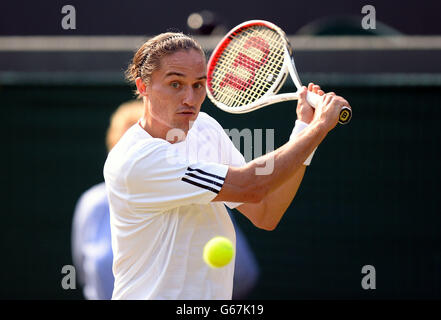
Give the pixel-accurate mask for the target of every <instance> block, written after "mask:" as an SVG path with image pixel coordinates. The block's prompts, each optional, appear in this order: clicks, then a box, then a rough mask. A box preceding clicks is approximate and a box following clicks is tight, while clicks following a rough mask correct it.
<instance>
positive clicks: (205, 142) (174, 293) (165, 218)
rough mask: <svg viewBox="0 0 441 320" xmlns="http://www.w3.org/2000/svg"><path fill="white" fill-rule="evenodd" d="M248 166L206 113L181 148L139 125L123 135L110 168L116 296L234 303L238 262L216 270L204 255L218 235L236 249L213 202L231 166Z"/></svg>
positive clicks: (229, 227) (230, 226)
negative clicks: (205, 246) (231, 301)
mask: <svg viewBox="0 0 441 320" xmlns="http://www.w3.org/2000/svg"><path fill="white" fill-rule="evenodd" d="M244 164H245V159H244V158H243V156H242V154H241V153H240V152H239V151H238V150H237V149H236V148H235V147H234V145H233V143H232V142H231V140H230V139H229V137H228V136H227V134H226V133H225V131H224V130H223V129H222V127H221V126H220V124H219V123H218V122H217V121H216V120H214V119H213V118H212V117H210V116H209V115H207V114H206V113H203V112H200V113H199V115H198V118H197V120H196V121H195V122H194V124H193V126H192V128H191V129H190V130H189V132H188V134H187V138H186V139H185V140H184V141H182V142H179V143H175V144H170V143H169V142H167V141H166V140H163V139H159V138H153V137H152V136H150V135H149V134H148V133H147V132H146V131H145V130H144V129H143V128H142V127H141V126H140V124H139V123H137V124H135V125H134V126H132V127H131V128H130V129H129V130H128V131H127V132H126V133H125V134H124V136H123V137H122V138H121V139H120V141H119V142H118V143H117V144H116V146H115V147H114V148H113V149H112V150H111V152H110V153H109V155H108V158H107V160H106V163H105V165H104V178H105V182H106V188H107V195H108V199H109V204H110V224H111V234H112V249H113V255H114V260H113V273H114V276H115V284H114V291H113V296H112V299H231V296H232V290H233V274H234V260H233V261H231V263H230V264H229V265H227V266H226V267H224V268H219V269H212V268H210V267H208V266H207V265H206V264H205V262H204V261H203V259H202V251H203V247H204V245H205V243H206V242H207V241H208V240H210V239H211V238H212V237H214V236H225V237H227V238H229V239H231V240H232V242H233V244H234V245H235V242H236V236H235V231H234V227H233V224H232V222H231V219H230V217H229V216H228V212H227V211H226V209H225V206H224V203H223V202H211V200H213V199H214V198H215V197H216V195H217V194H218V192H219V191H220V189H221V188H222V185H223V183H224V179H225V176H226V174H227V171H228V166H242V165H244ZM227 205H228V206H229V207H231V208H233V207H235V206H237V205H239V204H235V203H228V204H227Z"/></svg>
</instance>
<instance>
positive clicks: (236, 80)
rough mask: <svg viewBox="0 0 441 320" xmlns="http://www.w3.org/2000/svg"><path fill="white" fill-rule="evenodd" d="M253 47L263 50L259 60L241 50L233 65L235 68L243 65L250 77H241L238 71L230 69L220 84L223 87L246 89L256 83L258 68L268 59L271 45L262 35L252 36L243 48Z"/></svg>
mask: <svg viewBox="0 0 441 320" xmlns="http://www.w3.org/2000/svg"><path fill="white" fill-rule="evenodd" d="M253 48H255V49H257V50H259V51H261V52H262V54H261V57H260V59H259V60H256V59H254V58H252V57H250V56H249V55H246V54H244V53H242V52H239V54H238V55H237V57H236V59H235V60H234V62H233V65H232V66H233V68H235V69H237V68H238V67H242V68H244V69H245V70H247V71H248V73H249V76H248V78H247V79H243V78H241V77H239V76H238V75H237V73H236V72H232V71H230V72H228V73H227V74H226V75H225V77H224V79H223V80H222V82H221V83H220V84H219V85H220V86H221V88H223V87H225V86H230V87H233V88H235V89H237V90H246V89H248V88H249V87H251V86H252V85H253V84H254V77H255V75H256V70H258V69H259V68H260V67H261V66H263V65H264V64H265V63H266V61H267V57H268V54H269V45H268V43H267V42H266V41H265V40H264V39H262V38H260V37H250V38H248V39H247V41H246V42H245V44H244V46H243V49H245V50H250V49H253Z"/></svg>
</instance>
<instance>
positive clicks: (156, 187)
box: [126, 143, 228, 212]
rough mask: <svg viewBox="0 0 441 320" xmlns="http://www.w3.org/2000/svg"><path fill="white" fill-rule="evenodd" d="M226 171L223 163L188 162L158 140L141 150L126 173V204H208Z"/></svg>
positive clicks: (157, 206)
mask: <svg viewBox="0 0 441 320" xmlns="http://www.w3.org/2000/svg"><path fill="white" fill-rule="evenodd" d="M227 172H228V166H227V165H224V164H218V163H211V162H194V163H189V162H188V160H187V159H184V158H183V157H182V156H181V155H180V154H179V151H178V148H177V146H175V145H174V144H169V143H163V144H159V145H157V146H155V147H154V148H153V149H150V150H145V152H142V156H141V157H139V159H137V160H136V161H135V163H134V165H133V166H132V168H131V170H130V172H129V173H128V175H127V179H126V185H127V190H128V194H129V205H130V206H132V209H134V211H140V212H144V211H145V210H146V209H147V210H152V209H153V210H169V209H172V208H176V207H179V206H184V205H190V204H208V203H209V202H210V201H211V200H213V199H214V198H215V197H216V195H217V194H218V193H219V191H220V190H221V188H222V186H223V183H224V181H225V176H226V174H227Z"/></svg>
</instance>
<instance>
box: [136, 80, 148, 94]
mask: <svg viewBox="0 0 441 320" xmlns="http://www.w3.org/2000/svg"><path fill="white" fill-rule="evenodd" d="M135 83H136V88H137V89H138V92H139V94H140V95H141V96H143V97H145V96H146V95H147V92H146V91H147V86H146V85H145V83H144V81H142V79H141V77H137V78H136V80H135Z"/></svg>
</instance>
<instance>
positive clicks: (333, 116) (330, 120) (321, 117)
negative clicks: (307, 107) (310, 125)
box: [313, 92, 352, 132]
mask: <svg viewBox="0 0 441 320" xmlns="http://www.w3.org/2000/svg"><path fill="white" fill-rule="evenodd" d="M344 106H346V107H349V108H351V106H350V105H349V102H348V101H347V100H346V99H345V98H343V97H340V96H337V95H336V94H335V93H334V92H328V93H326V94H325V95H324V97H323V100H322V102H321V103H320V104H319V105H318V106H317V108H316V109H315V110H314V117H313V121H314V122H318V123H320V126H321V127H322V128H323V129H324V130H326V132H329V131H331V130H332V129H333V128H334V127H335V126H336V125H337V123H338V120H339V116H340V111H341V109H342V108H343V107H344ZM351 109H352V108H351Z"/></svg>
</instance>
